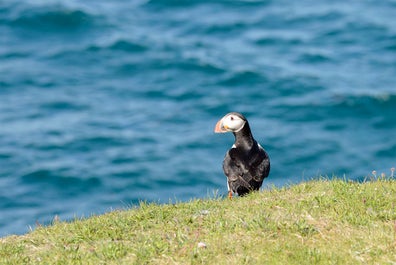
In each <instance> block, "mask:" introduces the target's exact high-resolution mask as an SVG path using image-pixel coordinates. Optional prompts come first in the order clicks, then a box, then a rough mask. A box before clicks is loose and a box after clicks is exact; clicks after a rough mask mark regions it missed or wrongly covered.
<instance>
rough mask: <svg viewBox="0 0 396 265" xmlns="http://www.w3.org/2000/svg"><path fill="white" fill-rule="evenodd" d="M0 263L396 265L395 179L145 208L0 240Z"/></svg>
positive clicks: (312, 184) (332, 182) (320, 182)
mask: <svg viewBox="0 0 396 265" xmlns="http://www.w3.org/2000/svg"><path fill="white" fill-rule="evenodd" d="M200 242H202V243H204V244H205V245H206V247H199V246H198V243H200ZM0 263H1V264H396V181H395V180H385V179H382V180H376V181H372V182H365V183H355V182H347V181H343V180H337V179H334V180H318V181H310V182H305V183H302V184H298V185H293V186H290V187H288V188H281V189H278V188H273V189H271V190H266V191H262V192H256V193H253V194H251V195H249V196H246V197H243V198H234V199H233V200H231V201H230V200H228V199H224V198H216V199H207V200H193V201H191V202H187V203H176V204H167V205H158V204H145V203H142V204H141V205H140V207H139V208H137V209H131V210H127V211H114V212H111V213H108V214H105V215H101V216H93V217H91V218H88V219H85V220H75V221H71V222H55V223H54V224H52V225H50V226H47V227H39V228H37V229H36V230H34V231H33V232H31V233H29V234H26V235H22V236H9V237H5V238H2V239H0Z"/></svg>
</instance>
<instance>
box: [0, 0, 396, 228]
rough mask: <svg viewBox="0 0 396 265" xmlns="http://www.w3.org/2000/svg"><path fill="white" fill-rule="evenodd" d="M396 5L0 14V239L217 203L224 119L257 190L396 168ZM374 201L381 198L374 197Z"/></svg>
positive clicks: (166, 4) (29, 9)
mask: <svg viewBox="0 0 396 265" xmlns="http://www.w3.org/2000/svg"><path fill="white" fill-rule="evenodd" d="M395 14H396V2H395V1H394V0H384V1H370V0H367V1H324V0H322V1H312V0H302V1H282V0H281V1H271V0H265V1H259V0H257V1H254V0H251V1H247V0H236V1H229V0H216V1H196V0H191V1H172V0H171V1H164V0H155V1H139V0H136V1H121V0H113V1H108V0H106V1H103V0H99V1H77V0H69V1H65V0H58V1H55V0H53V1H51V0H48V1H33V0H25V1H15V0H3V1H1V2H0V236H5V235H9V234H23V233H26V232H28V231H29V230H30V229H32V228H33V229H34V227H35V226H36V223H41V224H47V223H50V222H51V220H52V219H53V218H54V216H56V215H57V216H59V218H60V219H61V220H69V219H73V218H81V217H89V216H91V215H92V214H100V213H104V212H107V211H111V210H113V209H120V208H121V209H122V208H128V207H131V206H134V205H138V203H139V201H141V200H146V201H154V202H160V203H167V202H169V201H173V202H174V201H188V200H190V199H193V198H206V197H211V196H214V195H215V194H225V193H226V181H225V177H224V175H223V172H222V168H221V163H222V160H223V157H224V154H225V152H226V150H227V149H228V148H229V147H230V146H231V145H232V143H233V136H232V135H231V134H228V135H217V134H214V133H213V128H214V125H215V123H216V121H217V120H218V119H219V118H221V117H222V116H223V115H224V114H226V113H227V112H230V111H239V112H242V113H244V114H245V116H247V118H248V119H249V122H250V125H251V128H252V131H253V134H254V136H255V138H256V139H257V140H258V141H259V142H260V143H261V145H262V146H264V147H265V149H266V150H267V151H268V153H269V154H270V156H271V162H272V168H271V173H270V176H269V178H268V179H266V180H265V184H264V189H265V188H270V187H272V186H273V185H276V186H282V185H288V184H290V183H298V182H301V181H304V180H308V179H311V178H316V177H319V176H321V175H322V176H329V177H331V176H333V175H337V176H340V177H346V178H348V179H352V180H362V179H364V178H365V177H368V176H371V174H372V173H371V172H372V171H373V170H376V171H377V172H378V174H380V173H382V172H385V173H386V174H387V175H389V174H390V168H391V167H395V166H396V137H395V130H396V114H395V113H396V16H395ZM379 196H380V195H379Z"/></svg>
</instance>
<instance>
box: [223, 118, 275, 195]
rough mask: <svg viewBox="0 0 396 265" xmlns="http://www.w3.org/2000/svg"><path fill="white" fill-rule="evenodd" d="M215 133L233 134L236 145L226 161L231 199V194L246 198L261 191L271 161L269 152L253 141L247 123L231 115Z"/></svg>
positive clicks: (245, 120)
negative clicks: (245, 196) (248, 194)
mask: <svg viewBox="0 0 396 265" xmlns="http://www.w3.org/2000/svg"><path fill="white" fill-rule="evenodd" d="M215 132H218V133H224V132H232V133H233V134H234V136H235V142H234V145H233V146H232V148H231V149H230V150H228V151H227V153H226V155H225V158H224V161H223V170H224V174H225V175H226V176H227V184H228V191H229V197H230V198H231V197H232V193H237V194H238V195H239V196H243V195H245V194H247V193H249V192H251V191H254V190H259V189H260V187H261V185H262V183H263V180H264V178H266V177H267V176H268V174H269V171H270V160H269V156H268V154H267V152H266V151H265V150H264V149H263V148H262V147H261V146H260V144H258V143H257V141H256V140H255V139H254V138H253V135H252V132H251V130H250V126H249V123H248V121H247V119H246V118H245V117H244V116H243V115H242V114H240V113H237V112H231V113H228V114H227V115H225V116H224V117H223V118H222V119H221V120H220V121H219V122H218V123H217V124H216V128H215Z"/></svg>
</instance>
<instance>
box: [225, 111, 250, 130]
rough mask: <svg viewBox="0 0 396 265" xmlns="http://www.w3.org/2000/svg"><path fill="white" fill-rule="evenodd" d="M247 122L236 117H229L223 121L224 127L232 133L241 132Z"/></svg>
mask: <svg viewBox="0 0 396 265" xmlns="http://www.w3.org/2000/svg"><path fill="white" fill-rule="evenodd" d="M245 123H246V121H245V120H243V119H241V118H240V117H238V116H236V115H233V114H231V115H228V116H226V117H224V120H223V127H224V128H226V129H227V131H232V132H239V131H240V130H241V129H242V128H243V126H244V125H245Z"/></svg>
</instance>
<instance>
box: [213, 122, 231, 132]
mask: <svg viewBox="0 0 396 265" xmlns="http://www.w3.org/2000/svg"><path fill="white" fill-rule="evenodd" d="M214 132H215V133H226V132H228V131H227V127H226V126H225V125H223V119H221V120H219V121H218V122H217V123H216V126H215V129H214Z"/></svg>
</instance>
